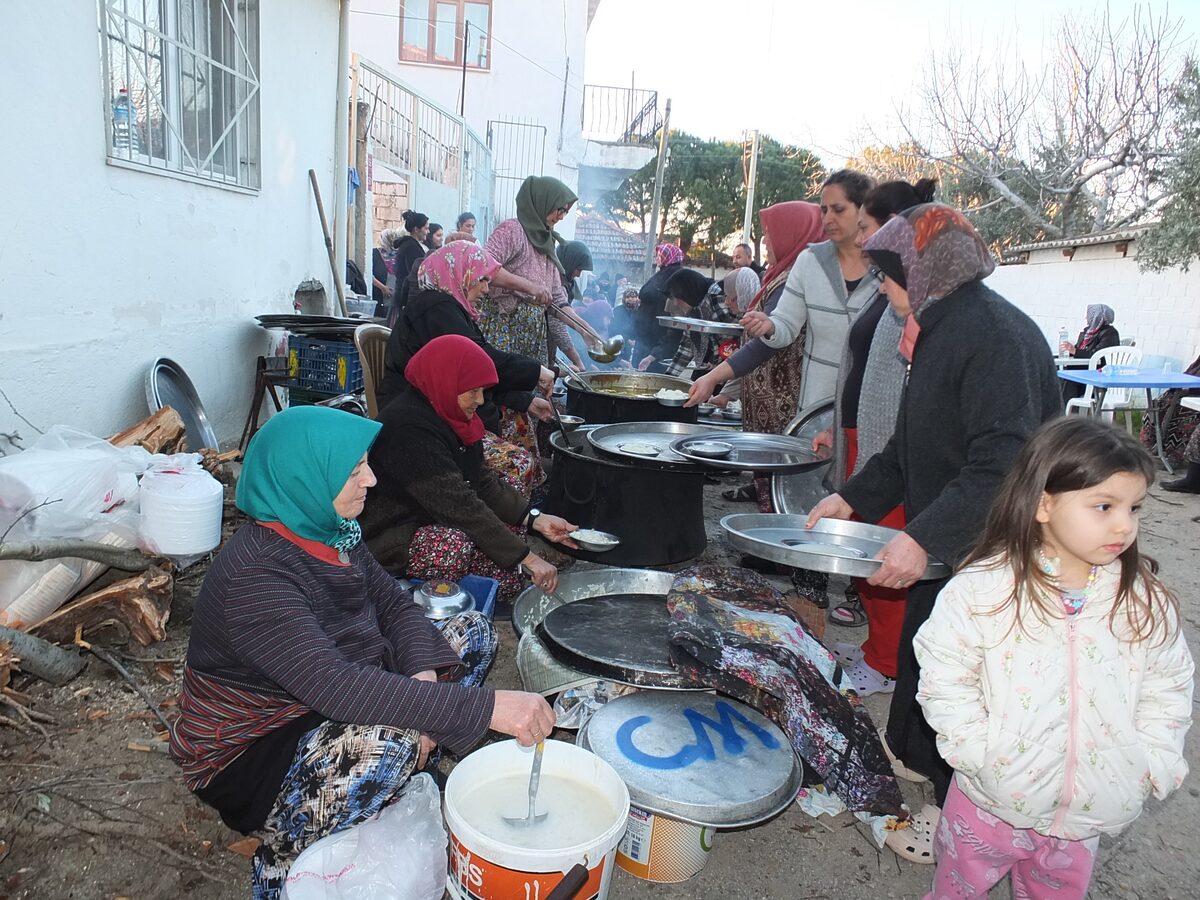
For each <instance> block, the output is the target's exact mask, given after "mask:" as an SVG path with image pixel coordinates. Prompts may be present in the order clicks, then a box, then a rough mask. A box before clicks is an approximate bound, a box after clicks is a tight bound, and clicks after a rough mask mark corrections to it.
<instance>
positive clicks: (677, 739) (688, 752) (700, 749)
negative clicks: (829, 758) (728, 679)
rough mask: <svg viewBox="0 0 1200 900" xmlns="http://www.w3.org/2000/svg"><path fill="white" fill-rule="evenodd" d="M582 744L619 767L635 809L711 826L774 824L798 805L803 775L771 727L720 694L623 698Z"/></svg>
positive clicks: (593, 724)
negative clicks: (773, 820)
mask: <svg viewBox="0 0 1200 900" xmlns="http://www.w3.org/2000/svg"><path fill="white" fill-rule="evenodd" d="M577 743H578V744H579V746H581V747H583V748H584V749H587V750H591V751H592V752H593V753H595V754H596V755H597V756H599V757H600V758H601V759H603V760H604V761H605V762H607V763H608V764H609V765H610V766H612V767H613V768H614V769H616V771H617V774H618V775H620V776H621V780H622V781H624V782H625V784H626V785H627V786H628V788H629V798H630V801H631V802H632V803H633V804H634V805H635V806H640V807H641V808H642V809H645V810H648V811H649V812H653V813H659V814H661V815H665V816H670V817H671V818H674V819H680V820H682V821H684V822H691V823H692V824H694V825H705V826H708V827H711V828H736V827H741V826H744V825H753V824H754V823H755V822H761V821H763V820H765V819H769V818H770V817H771V816H773V815H775V814H776V813H778V812H779V811H780V810H782V809H784V808H785V807H787V805H788V804H789V803H791V802H792V800H793V799H794V798H795V796H796V792H797V791H798V790H799V789H800V782H801V779H802V776H803V767H802V766H801V765H800V761H799V760H798V759H797V757H796V754H795V752H794V751H793V750H792V745H791V743H790V742H789V741H788V738H787V736H786V735H785V734H784V733H783V732H782V731H780V730H779V728H778V727H777V726H776V725H775V724H774V723H773V722H771V721H770V720H769V719H767V718H766V717H765V716H763V715H762V714H760V713H759V712H757V711H756V710H754V709H751V708H750V707H749V706H746V705H745V704H742V703H738V702H737V701H736V700H732V699H730V698H728V697H723V696H720V695H717V694H678V693H663V692H661V691H640V692H638V693H636V694H629V695H627V696H625V697H619V698H617V699H616V700H613V701H611V702H610V703H607V704H606V705H604V706H603V707H601V708H600V709H599V711H597V712H596V714H595V715H593V716H592V718H591V719H590V720H589V721H588V723H587V725H586V726H585V727H584V729H583V730H582V731H580V733H579V740H578V741H577Z"/></svg>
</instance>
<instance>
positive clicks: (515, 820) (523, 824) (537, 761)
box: [504, 741, 550, 828]
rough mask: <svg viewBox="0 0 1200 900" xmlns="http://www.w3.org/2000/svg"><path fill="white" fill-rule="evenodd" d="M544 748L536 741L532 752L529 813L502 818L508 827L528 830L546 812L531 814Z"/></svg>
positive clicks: (545, 814)
mask: <svg viewBox="0 0 1200 900" xmlns="http://www.w3.org/2000/svg"><path fill="white" fill-rule="evenodd" d="M545 748H546V742H545V741H538V744H537V749H536V750H534V751H533V768H532V769H530V770H529V812H528V814H526V815H524V816H504V821H505V822H506V823H507V824H509V825H515V826H517V827H518V828H528V827H529V826H530V825H536V824H537V823H538V822H541V821H542V820H543V819H545V818H546V816H548V815H550V814H549V813H548V812H544V813H537V814H536V815H535V814H534V812H533V804H534V803H535V802H536V801H537V792H538V782H539V781H540V780H541V778H542V751H543V750H544V749H545Z"/></svg>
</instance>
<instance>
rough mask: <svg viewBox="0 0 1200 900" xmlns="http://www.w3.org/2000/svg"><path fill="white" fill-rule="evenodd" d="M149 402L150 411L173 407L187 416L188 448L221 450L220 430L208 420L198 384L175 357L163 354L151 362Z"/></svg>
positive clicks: (148, 386) (147, 403)
mask: <svg viewBox="0 0 1200 900" xmlns="http://www.w3.org/2000/svg"><path fill="white" fill-rule="evenodd" d="M146 405H147V406H149V407H150V412H152V413H154V412H158V411H159V410H160V409H162V408H163V407H164V406H169V407H171V408H172V409H173V410H175V412H177V413H179V418H181V419H183V426H184V433H185V435H186V437H187V448H188V450H189V451H191V452H192V453H198V452H199V451H200V450H202V449H203V448H205V447H211V448H212V449H213V450H219V449H220V446H219V445H218V444H217V433H216V432H215V431H214V430H213V427H212V424H211V423H210V422H209V421H208V413H206V412H205V411H204V404H203V403H201V402H200V395H199V394H197V393H196V386H195V385H194V384H192V379H190V378H188V376H187V372H185V371H183V367H182V366H180V365H179V363H177V362H175V361H174V360H173V359H167V358H166V357H165V356H160V357H159V358H158V359H156V360H154V362H152V363H151V364H150V370H149V371H148V372H147V373H146Z"/></svg>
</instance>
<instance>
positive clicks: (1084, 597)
mask: <svg viewBox="0 0 1200 900" xmlns="http://www.w3.org/2000/svg"><path fill="white" fill-rule="evenodd" d="M1038 558H1039V560H1040V562H1041V564H1042V571H1043V572H1045V573H1046V574H1047V575H1049V576H1050V577H1051V578H1055V579H1057V578H1058V571H1057V568H1056V567H1055V565H1054V563H1052V562H1051V561H1050V560H1049V559H1047V558H1046V552H1045V551H1044V550H1043V549H1042V548H1041V547H1039V548H1038ZM1056 562H1057V560H1056ZM1099 572H1100V567H1099V566H1092V570H1091V571H1090V572H1089V573H1088V579H1087V584H1085V585H1084V586H1083V587H1082V588H1081V589H1080V590H1078V591H1064V590H1063V589H1062V588H1060V587H1058V586H1057V585H1055V589H1056V590H1057V591H1058V596H1059V599H1060V600H1062V605H1063V609H1064V610H1065V611H1066V613H1067V615H1068V616H1073V615H1075V614H1076V613H1078V612H1079V611H1080V610H1081V609H1083V607H1084V606H1085V605H1086V604H1087V602H1088V601H1089V600H1091V599H1092V594H1093V593H1095V590H1096V576H1097V575H1098V574H1099Z"/></svg>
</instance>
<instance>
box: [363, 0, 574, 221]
mask: <svg viewBox="0 0 1200 900" xmlns="http://www.w3.org/2000/svg"><path fill="white" fill-rule="evenodd" d="M399 9H400V3H399V0H354V2H353V4H352V14H351V16H350V47H351V49H352V50H353V51H354V52H356V53H358V54H360V55H361V56H362V57H364V58H365V59H368V60H370V61H371V62H373V63H375V64H376V65H378V66H381V67H382V68H384V69H385V70H386V71H388V72H390V73H392V74H393V75H394V76H395V77H396V78H397V79H398V80H400V81H402V82H404V83H405V84H408V85H410V86H412V87H413V88H416V89H417V90H418V91H420V92H421V93H423V94H425V95H426V96H427V97H429V98H430V99H431V100H433V101H435V102H437V103H438V104H440V105H441V106H443V107H444V108H445V109H448V110H450V111H451V112H454V113H457V112H458V109H459V97H460V95H461V93H462V90H461V89H462V70H461V69H459V68H453V67H448V66H433V65H422V64H413V63H401V62H400V61H399V59H400V20H399ZM564 17H565V19H564ZM492 33H493V37H494V39H493V41H492V65H491V69H490V70H486V71H482V70H479V69H468V70H467V80H466V105H465V109H464V117H465V118H466V120H467V124H468V125H470V126H471V128H473V129H474V130H475V131H476V133H478V134H479V136H480V137H482V138H484V139H485V140H486V139H487V124H488V120H489V119H509V120H517V119H520V120H522V121H527V122H535V123H537V124H540V125H544V126H545V127H546V152H545V166H544V169H543V171H542V172H541V173H540V174H543V175H552V176H554V177H555V178H558V179H559V180H561V181H563V182H565V183H566V184H568V185H570V186H571V187H572V188H577V187H578V184H579V165H580V161H581V159H582V157H583V150H584V142H583V139H582V136H581V111H582V108H583V60H584V45H585V38H586V36H587V4H586V3H584V2H583V0H494V3H493V8H492ZM501 41H503V42H504V43H503V44H501V43H500V42H501ZM505 45H507V46H505ZM531 60H532V61H531ZM534 61H535V62H534ZM568 62H569V65H570V74H569V76H568V75H567V65H568ZM564 79H565V80H566V81H567V87H566V106H565V113H564V105H563V92H564V85H563V81H564ZM560 143H561V147H560ZM526 174H539V173H534V172H530V173H526ZM497 202H499V198H497ZM422 211H424V210H422ZM442 224H446V223H445V222H443V223H442ZM449 224H451V225H453V222H450V223H449ZM574 228H575V225H574V215H572V216H571V217H570V220H569V221H567V222H564V223H563V224H562V225H560V226H559V227H558V231H559V232H560V233H562V234H564V235H567V236H570V235H572V234H574Z"/></svg>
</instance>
